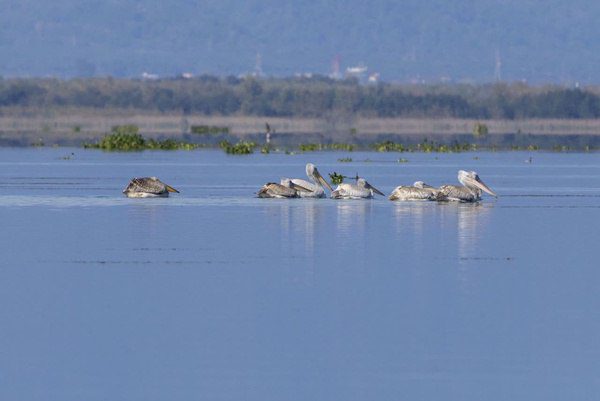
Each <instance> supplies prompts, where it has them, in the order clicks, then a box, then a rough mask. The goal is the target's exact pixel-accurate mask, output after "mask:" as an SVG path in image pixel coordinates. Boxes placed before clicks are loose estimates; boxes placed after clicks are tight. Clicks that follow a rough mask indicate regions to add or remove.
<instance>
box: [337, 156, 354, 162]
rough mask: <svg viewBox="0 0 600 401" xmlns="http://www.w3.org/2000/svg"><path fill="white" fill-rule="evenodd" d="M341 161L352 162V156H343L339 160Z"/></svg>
mask: <svg viewBox="0 0 600 401" xmlns="http://www.w3.org/2000/svg"><path fill="white" fill-rule="evenodd" d="M337 161H338V162H340V163H352V158H351V157H342V158H341V159H338V160H337Z"/></svg>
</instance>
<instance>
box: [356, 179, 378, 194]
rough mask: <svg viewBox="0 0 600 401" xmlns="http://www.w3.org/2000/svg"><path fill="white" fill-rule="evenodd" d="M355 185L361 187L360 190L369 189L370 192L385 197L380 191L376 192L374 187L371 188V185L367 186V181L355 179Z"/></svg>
mask: <svg viewBox="0 0 600 401" xmlns="http://www.w3.org/2000/svg"><path fill="white" fill-rule="evenodd" d="M356 185H357V186H358V187H361V188H365V189H370V190H371V191H373V192H375V193H376V194H379V195H381V196H385V194H384V193H383V192H381V191H380V190H378V189H377V188H375V187H374V186H372V185H371V184H369V183H368V182H367V180H365V179H364V178H357V179H356Z"/></svg>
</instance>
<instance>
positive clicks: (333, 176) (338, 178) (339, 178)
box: [329, 171, 344, 185]
mask: <svg viewBox="0 0 600 401" xmlns="http://www.w3.org/2000/svg"><path fill="white" fill-rule="evenodd" d="M329 178H330V180H331V183H332V184H333V185H340V184H341V183H342V182H344V176H343V175H341V174H338V173H336V172H335V171H334V172H333V173H329Z"/></svg>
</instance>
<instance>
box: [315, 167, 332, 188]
mask: <svg viewBox="0 0 600 401" xmlns="http://www.w3.org/2000/svg"><path fill="white" fill-rule="evenodd" d="M315 177H316V178H317V180H318V181H319V182H320V183H321V184H322V185H324V186H325V187H327V189H329V190H330V191H333V188H331V185H329V183H328V182H327V181H325V178H323V176H322V175H321V173H319V172H318V171H315Z"/></svg>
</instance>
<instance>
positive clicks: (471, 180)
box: [438, 170, 498, 202]
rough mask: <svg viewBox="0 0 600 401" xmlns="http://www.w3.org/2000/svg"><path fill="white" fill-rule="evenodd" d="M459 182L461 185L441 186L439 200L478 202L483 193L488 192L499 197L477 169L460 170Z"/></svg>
mask: <svg viewBox="0 0 600 401" xmlns="http://www.w3.org/2000/svg"><path fill="white" fill-rule="evenodd" d="M458 182H460V183H461V184H462V186H460V185H442V186H441V187H440V188H439V194H438V200H448V201H458V202H478V201H480V200H481V195H482V193H483V192H486V193H488V194H490V195H492V196H494V197H498V195H496V193H495V192H494V191H492V190H491V189H490V188H489V187H488V186H487V185H486V184H485V183H484V182H483V181H482V180H481V178H479V175H478V174H477V173H476V172H475V171H464V170H460V171H459V172H458Z"/></svg>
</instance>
